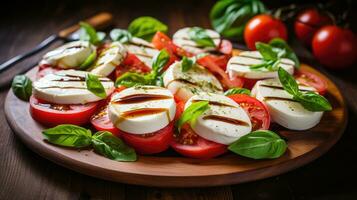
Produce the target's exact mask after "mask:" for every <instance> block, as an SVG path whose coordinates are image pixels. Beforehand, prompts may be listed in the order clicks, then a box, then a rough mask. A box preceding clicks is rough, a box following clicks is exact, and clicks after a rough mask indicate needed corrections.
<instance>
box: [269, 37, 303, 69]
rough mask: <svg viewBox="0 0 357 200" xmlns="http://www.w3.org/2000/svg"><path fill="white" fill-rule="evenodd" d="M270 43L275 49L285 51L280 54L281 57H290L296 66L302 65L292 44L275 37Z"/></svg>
mask: <svg viewBox="0 0 357 200" xmlns="http://www.w3.org/2000/svg"><path fill="white" fill-rule="evenodd" d="M269 45H270V46H272V47H274V48H273V49H275V51H276V52H277V51H278V52H283V53H282V55H280V57H281V58H288V59H290V60H292V61H294V63H295V67H297V68H299V67H300V61H299V58H298V57H297V55H296V54H295V52H294V51H293V50H292V49H291V48H290V46H289V45H288V44H287V43H286V42H285V41H284V40H283V39H281V38H274V39H272V40H271V41H270V42H269Z"/></svg>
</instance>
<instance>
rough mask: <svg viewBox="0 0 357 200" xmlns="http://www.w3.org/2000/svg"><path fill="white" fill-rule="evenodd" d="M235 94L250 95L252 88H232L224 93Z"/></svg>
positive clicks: (227, 94)
mask: <svg viewBox="0 0 357 200" xmlns="http://www.w3.org/2000/svg"><path fill="white" fill-rule="evenodd" d="M233 94H246V95H248V96H250V90H248V89H246V88H231V89H229V90H227V91H226V92H225V93H224V95H226V96H229V95H233Z"/></svg>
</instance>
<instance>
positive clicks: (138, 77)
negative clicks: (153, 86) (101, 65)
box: [115, 72, 149, 87]
mask: <svg viewBox="0 0 357 200" xmlns="http://www.w3.org/2000/svg"><path fill="white" fill-rule="evenodd" d="M148 82H149V81H148V78H147V77H146V76H145V75H143V74H139V73H134V72H126V73H124V74H123V75H121V76H120V77H118V78H117V79H116V81H115V86H116V87H118V86H120V85H123V86H125V87H133V86H135V85H148Z"/></svg>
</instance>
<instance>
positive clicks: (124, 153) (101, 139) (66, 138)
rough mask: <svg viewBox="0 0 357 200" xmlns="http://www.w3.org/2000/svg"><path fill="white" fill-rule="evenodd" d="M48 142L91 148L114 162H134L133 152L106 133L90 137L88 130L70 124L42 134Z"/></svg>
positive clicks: (102, 132)
mask: <svg viewBox="0 0 357 200" xmlns="http://www.w3.org/2000/svg"><path fill="white" fill-rule="evenodd" d="M42 134H43V135H44V136H45V138H46V139H47V141H48V142H50V143H52V144H56V145H59V146H65V147H72V148H84V147H90V146H92V147H93V148H94V150H95V152H97V153H98V154H101V155H103V156H105V157H107V158H109V159H112V160H116V161H136V159H137V156H136V153H135V150H134V149H132V148H130V147H128V146H127V145H126V144H125V143H124V142H123V141H122V140H121V139H119V138H117V137H115V136H114V135H113V134H112V133H110V132H108V131H99V132H97V133H95V134H94V135H93V136H92V132H91V131H90V130H89V129H85V128H83V127H80V126H76V125H71V124H62V125H58V126H56V127H53V128H50V129H46V130H44V131H43V132H42Z"/></svg>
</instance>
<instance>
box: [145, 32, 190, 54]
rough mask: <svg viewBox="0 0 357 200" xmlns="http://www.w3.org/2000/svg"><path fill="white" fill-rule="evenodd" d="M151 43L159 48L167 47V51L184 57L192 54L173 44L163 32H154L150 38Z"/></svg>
mask: <svg viewBox="0 0 357 200" xmlns="http://www.w3.org/2000/svg"><path fill="white" fill-rule="evenodd" d="M151 42H152V44H153V45H154V46H155V48H157V49H159V50H161V49H167V50H168V51H169V52H171V53H173V54H175V55H178V56H180V57H182V56H186V57H191V56H193V55H192V54H191V53H188V52H186V51H185V50H183V49H182V48H180V47H178V46H177V45H175V44H174V43H173V42H172V40H171V39H170V38H169V36H167V35H165V33H162V32H156V34H155V35H154V37H153V38H152V41H151Z"/></svg>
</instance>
